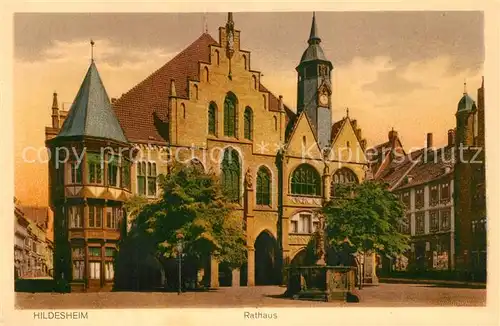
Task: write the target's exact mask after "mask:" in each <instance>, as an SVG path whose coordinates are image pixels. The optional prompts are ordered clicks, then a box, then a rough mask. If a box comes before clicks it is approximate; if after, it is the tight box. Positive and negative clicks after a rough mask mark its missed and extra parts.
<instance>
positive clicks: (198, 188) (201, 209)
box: [131, 165, 246, 266]
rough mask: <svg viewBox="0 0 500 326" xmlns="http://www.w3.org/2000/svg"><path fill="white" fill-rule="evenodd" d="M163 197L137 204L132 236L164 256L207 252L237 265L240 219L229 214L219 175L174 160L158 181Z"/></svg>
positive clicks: (197, 256)
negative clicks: (180, 247) (180, 248)
mask: <svg viewBox="0 0 500 326" xmlns="http://www.w3.org/2000/svg"><path fill="white" fill-rule="evenodd" d="M160 184H161V188H162V197H161V198H160V199H159V200H158V201H156V202H153V203H150V204H147V205H145V206H143V207H142V209H141V210H140V212H139V213H138V214H137V216H136V218H135V221H134V223H133V227H132V232H131V237H139V238H142V239H144V240H143V241H142V242H145V247H150V246H154V250H155V252H156V254H158V255H159V256H163V257H165V258H171V257H175V256H176V255H177V245H178V243H179V242H180V241H182V243H183V246H184V249H183V252H184V253H185V254H186V255H188V256H189V257H190V258H193V259H195V260H199V261H201V260H202V259H204V258H206V257H207V256H208V255H212V256H214V257H216V258H217V259H218V260H219V261H220V262H226V263H228V264H229V265H230V266H240V265H241V264H242V263H243V262H244V260H245V254H246V248H245V237H244V233H243V228H242V225H243V221H242V219H241V218H240V217H237V216H236V215H234V214H233V211H234V210H233V208H234V207H233V204H231V203H230V202H229V201H228V200H227V199H226V197H224V196H223V194H222V188H221V185H220V183H219V179H218V178H217V177H216V176H215V175H213V174H208V173H205V172H204V171H202V170H201V169H199V168H196V167H194V166H185V165H178V166H176V167H174V168H173V169H172V171H171V173H170V174H169V175H167V176H165V177H163V178H162V179H161V180H160Z"/></svg>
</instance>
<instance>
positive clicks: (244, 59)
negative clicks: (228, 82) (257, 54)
mask: <svg viewBox="0 0 500 326" xmlns="http://www.w3.org/2000/svg"><path fill="white" fill-rule="evenodd" d="M241 59H242V60H243V64H244V65H245V70H247V56H246V55H242V56H241Z"/></svg>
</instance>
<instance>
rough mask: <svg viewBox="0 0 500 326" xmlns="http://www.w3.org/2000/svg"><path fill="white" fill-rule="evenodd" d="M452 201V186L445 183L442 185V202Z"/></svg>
mask: <svg viewBox="0 0 500 326" xmlns="http://www.w3.org/2000/svg"><path fill="white" fill-rule="evenodd" d="M449 201H450V184H449V183H448V182H447V183H443V184H441V202H443V203H447V202H449Z"/></svg>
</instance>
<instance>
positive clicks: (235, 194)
mask: <svg viewBox="0 0 500 326" xmlns="http://www.w3.org/2000/svg"><path fill="white" fill-rule="evenodd" d="M240 175H241V168H240V158H239V155H238V152H237V151H236V150H234V149H231V148H230V149H227V150H226V151H225V152H224V159H223V160H222V187H223V189H224V192H225V194H226V196H227V197H228V198H229V200H231V201H233V202H237V201H238V200H239V198H240Z"/></svg>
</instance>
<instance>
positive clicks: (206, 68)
mask: <svg viewBox="0 0 500 326" xmlns="http://www.w3.org/2000/svg"><path fill="white" fill-rule="evenodd" d="M203 71H204V75H205V81H206V82H207V83H208V82H209V81H210V74H209V72H208V67H205V68H204V69H203Z"/></svg>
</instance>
